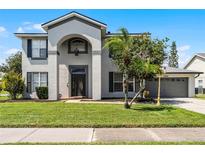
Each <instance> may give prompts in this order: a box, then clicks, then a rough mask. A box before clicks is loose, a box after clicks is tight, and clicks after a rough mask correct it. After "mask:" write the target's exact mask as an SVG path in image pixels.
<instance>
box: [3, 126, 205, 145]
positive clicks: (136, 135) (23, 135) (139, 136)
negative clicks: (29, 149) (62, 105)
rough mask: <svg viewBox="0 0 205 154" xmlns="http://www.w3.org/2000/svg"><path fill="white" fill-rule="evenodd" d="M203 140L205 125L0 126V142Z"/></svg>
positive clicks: (204, 138) (204, 139)
mask: <svg viewBox="0 0 205 154" xmlns="http://www.w3.org/2000/svg"><path fill="white" fill-rule="evenodd" d="M120 141H123V142H125V141H128V142H140V141H167V142H169V141H170V142H179V141H205V128H0V143H17V142H18V143H19V142H30V143H37V142H38V143H46V142H47V143H52V142H53V143H60V142H87V143H90V142H120Z"/></svg>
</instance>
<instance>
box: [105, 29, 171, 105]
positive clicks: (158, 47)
mask: <svg viewBox="0 0 205 154" xmlns="http://www.w3.org/2000/svg"><path fill="white" fill-rule="evenodd" d="M167 41H168V39H163V40H159V39H151V37H150V36H149V35H148V34H147V33H145V34H143V35H141V36H138V37H134V36H130V35H129V33H128V31H127V30H126V29H125V28H122V29H120V34H119V35H117V36H113V37H110V38H108V39H107V40H106V43H105V48H107V49H108V51H109V53H110V55H111V56H112V60H113V62H114V63H115V64H116V66H117V67H118V69H119V71H121V72H122V73H123V75H124V78H123V89H124V94H125V103H124V106H125V108H130V106H131V104H132V102H133V101H131V103H129V102H128V77H135V79H136V80H138V81H140V90H139V92H137V94H136V96H135V97H134V98H136V97H137V96H138V95H139V94H141V93H142V92H143V90H144V88H145V85H144V83H145V82H144V80H145V79H148V78H152V77H154V76H156V75H157V74H159V73H162V70H161V65H162V64H163V61H164V60H165V59H166V53H165V49H166V47H167V45H166V42H167Z"/></svg>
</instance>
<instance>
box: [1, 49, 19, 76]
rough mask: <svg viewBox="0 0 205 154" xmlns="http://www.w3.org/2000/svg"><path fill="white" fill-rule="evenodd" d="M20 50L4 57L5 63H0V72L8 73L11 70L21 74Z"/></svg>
mask: <svg viewBox="0 0 205 154" xmlns="http://www.w3.org/2000/svg"><path fill="white" fill-rule="evenodd" d="M21 63H22V60H21V52H20V51H19V52H17V53H16V54H12V55H11V56H9V57H8V58H7V59H6V63H4V64H2V65H0V72H4V73H8V72H10V71H13V72H15V73H18V74H21V73H22V69H21Z"/></svg>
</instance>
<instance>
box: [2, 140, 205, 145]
mask: <svg viewBox="0 0 205 154" xmlns="http://www.w3.org/2000/svg"><path fill="white" fill-rule="evenodd" d="M0 145H1V144H0ZM2 145H205V142H200V141H190V142H185V141H183V142H161V141H150V142H148V141H147V142H91V143H86V142H65V143H57V142H56V143H54V142H52V143H49V142H48V143H39V142H37V143H30V142H17V143H4V144H2Z"/></svg>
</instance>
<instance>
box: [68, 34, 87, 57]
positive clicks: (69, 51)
mask: <svg viewBox="0 0 205 154" xmlns="http://www.w3.org/2000/svg"><path fill="white" fill-rule="evenodd" d="M74 40H80V41H82V42H84V43H85V51H80V52H79V53H78V54H87V53H88V41H86V40H84V39H82V38H78V37H75V38H71V39H69V40H68V54H75V51H71V42H72V41H74Z"/></svg>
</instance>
